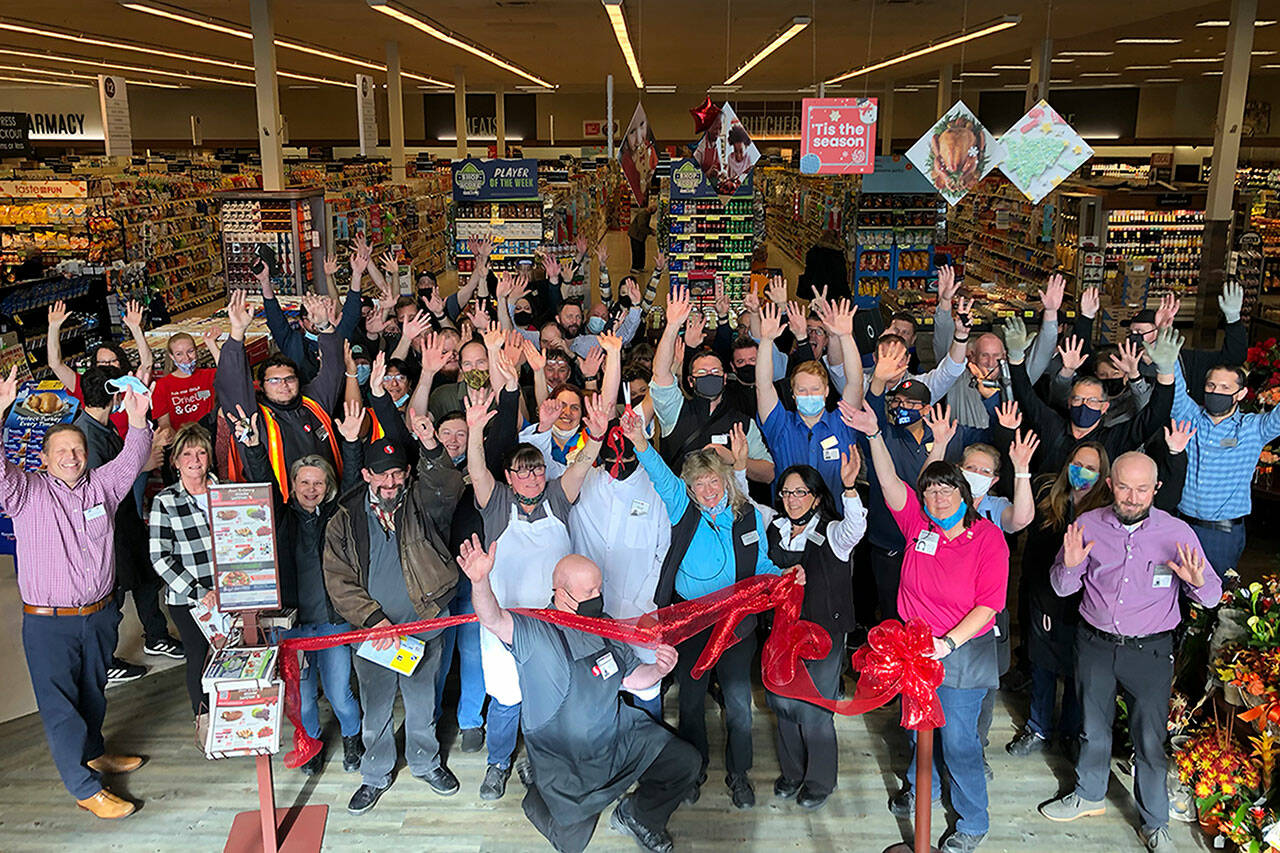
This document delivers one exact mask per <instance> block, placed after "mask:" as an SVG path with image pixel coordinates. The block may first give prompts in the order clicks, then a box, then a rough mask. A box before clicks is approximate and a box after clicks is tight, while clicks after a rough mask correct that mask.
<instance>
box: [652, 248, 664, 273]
mask: <svg viewBox="0 0 1280 853" xmlns="http://www.w3.org/2000/svg"><path fill="white" fill-rule="evenodd" d="M653 268H654V269H655V270H657V271H658V272H664V271H665V270H666V269H667V256H666V255H665V254H663V253H662V252H655V253H654V255H653Z"/></svg>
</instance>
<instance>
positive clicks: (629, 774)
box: [458, 536, 702, 853]
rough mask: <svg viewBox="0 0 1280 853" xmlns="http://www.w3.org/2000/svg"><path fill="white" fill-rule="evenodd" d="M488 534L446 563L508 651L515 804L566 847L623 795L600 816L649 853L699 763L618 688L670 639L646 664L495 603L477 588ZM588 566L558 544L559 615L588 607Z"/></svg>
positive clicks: (648, 667) (663, 845) (597, 594)
mask: <svg viewBox="0 0 1280 853" xmlns="http://www.w3.org/2000/svg"><path fill="white" fill-rule="evenodd" d="M496 554H497V546H496V544H491V545H490V546H489V549H488V551H486V550H484V548H483V547H482V545H481V543H480V539H479V538H478V537H476V536H473V537H472V538H471V541H470V542H464V543H463V545H462V549H461V553H460V554H459V556H458V564H459V565H460V566H461V567H462V570H463V571H464V572H465V573H466V575H467V577H468V578H470V579H471V583H472V602H473V604H474V606H475V611H476V617H477V618H478V619H479V620H480V624H481V625H483V626H484V628H485V629H486V630H487V631H489V632H491V633H492V634H493V635H494V636H496V637H497V638H498V639H499V640H501V641H502V644H503V645H504V646H505V647H506V648H507V649H508V650H510V652H511V654H512V656H513V657H514V658H515V662H516V670H517V672H518V673H519V677H520V687H521V692H522V694H523V703H522V708H521V728H522V729H523V730H524V737H525V747H526V749H528V751H529V761H530V764H531V765H532V769H533V779H532V780H531V784H530V785H529V788H528V791H527V792H526V793H525V798H524V803H523V806H524V812H525V815H527V816H528V818H529V820H530V822H531V823H533V825H534V826H535V827H536V828H537V829H538V831H539V832H541V833H542V834H543V835H544V836H546V838H547V840H548V841H550V842H551V844H552V846H554V847H555V849H557V850H560V851H571V853H578V851H581V850H584V849H585V848H586V846H587V844H588V842H590V840H591V836H592V834H593V833H594V832H595V827H596V822H597V820H599V817H600V812H601V811H603V810H604V808H605V807H607V806H608V805H609V803H611V802H613V801H614V800H615V799H617V798H618V797H619V796H620V795H622V794H623V793H624V792H626V791H627V789H628V788H630V787H631V785H632V784H633V783H636V782H639V784H638V786H637V787H636V790H635V793H633V794H631V795H629V796H626V797H623V799H622V801H621V802H620V803H618V806H617V807H616V808H615V809H614V811H613V815H612V817H611V818H610V820H609V823H610V826H612V827H613V828H614V829H615V830H617V831H618V832H621V833H624V834H626V835H630V836H631V837H633V838H634V839H635V840H636V841H637V842H639V844H640V846H641V847H643V848H644V849H646V850H651V851H669V850H671V849H672V842H671V836H670V834H669V833H668V832H667V830H666V825H667V820H668V819H669V818H670V817H671V815H672V813H673V812H675V810H676V807H677V806H679V804H680V801H681V800H682V799H683V798H684V796H685V794H686V792H687V791H688V790H689V789H690V788H691V787H692V786H693V784H694V781H695V779H696V778H697V776H698V773H699V771H700V769H701V767H702V757H701V755H699V753H698V750H697V749H696V748H694V747H693V746H691V745H690V744H688V743H686V742H685V741H682V740H680V739H679V738H677V737H676V736H675V735H673V734H672V733H671V732H670V731H669V730H667V729H665V728H663V727H662V726H661V725H660V724H659V723H657V722H656V721H655V720H654V719H653V718H652V717H650V716H649V715H648V714H646V713H645V712H644V711H641V710H639V709H638V708H633V707H631V706H630V705H627V704H625V703H624V702H622V701H621V699H620V698H619V691H621V690H624V689H625V690H642V689H644V688H646V687H651V686H653V685H655V684H657V683H659V682H660V681H661V680H662V678H663V676H665V675H667V674H668V673H670V672H671V670H672V669H674V668H675V665H676V660H677V655H676V650H675V648H673V647H672V646H669V645H666V644H659V645H658V646H657V648H656V649H655V650H654V652H655V656H656V661H655V662H654V663H645V664H642V663H640V661H639V659H638V658H637V657H636V655H635V652H634V651H633V650H632V649H631V647H630V646H627V645H626V644H623V643H619V642H615V641H614V640H610V639H606V638H603V637H599V636H596V635H594V634H588V633H585V632H583V631H578V630H575V629H572V628H566V627H562V626H559V625H553V624H551V623H549V622H545V621H541V620H538V619H534V618H532V617H530V616H527V615H525V614H523V613H519V612H513V611H510V610H504V609H502V608H501V607H499V606H498V601H497V599H496V598H495V597H494V594H493V590H492V588H491V587H490V586H489V573H490V572H492V571H493V562H494V557H495V555H496ZM601 584H602V581H601V576H600V569H599V567H598V566H596V564H595V563H593V562H592V561H591V560H589V559H588V558H586V557H583V556H581V555H577V554H570V555H569V556H567V557H564V558H563V559H561V560H560V561H559V562H558V563H557V564H556V567H555V570H554V573H553V575H552V587H553V592H552V606H553V607H554V608H555V609H556V610H558V611H561V612H564V613H577V614H590V613H593V612H595V613H599V612H600V610H599V606H598V605H599V602H600V600H601Z"/></svg>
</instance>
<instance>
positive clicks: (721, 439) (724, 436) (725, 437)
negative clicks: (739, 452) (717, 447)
mask: <svg viewBox="0 0 1280 853" xmlns="http://www.w3.org/2000/svg"><path fill="white" fill-rule="evenodd" d="M711 443H712V444H726V445H727V444H728V443H729V434H728V433H727V432H726V433H721V434H720V435H713V436H711Z"/></svg>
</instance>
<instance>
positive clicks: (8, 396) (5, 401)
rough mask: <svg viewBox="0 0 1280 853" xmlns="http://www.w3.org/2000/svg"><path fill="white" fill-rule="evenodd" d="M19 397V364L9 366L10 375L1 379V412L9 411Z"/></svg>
mask: <svg viewBox="0 0 1280 853" xmlns="http://www.w3.org/2000/svg"><path fill="white" fill-rule="evenodd" d="M16 399H18V365H16V364H15V365H14V366H13V367H10V368H9V375H8V376H6V377H4V378H3V379H0V414H3V413H4V412H6V411H8V409H9V407H10V406H12V405H13V401H14V400H16Z"/></svg>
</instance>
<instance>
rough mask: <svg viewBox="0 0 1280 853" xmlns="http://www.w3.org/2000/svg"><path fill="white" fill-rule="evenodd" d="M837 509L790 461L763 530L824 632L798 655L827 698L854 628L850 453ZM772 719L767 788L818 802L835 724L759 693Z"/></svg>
mask: <svg viewBox="0 0 1280 853" xmlns="http://www.w3.org/2000/svg"><path fill="white" fill-rule="evenodd" d="M840 462H841V464H840V479H841V485H843V486H844V491H843V492H842V493H841V503H842V507H841V509H840V510H837V509H836V506H835V501H834V500H833V499H832V497H831V492H830V490H828V489H827V484H826V482H825V481H824V480H823V479H822V475H821V474H819V473H818V472H817V471H816V470H815V469H813V468H811V467H810V466H808V465H792V466H791V467H790V468H788V469H786V470H785V471H783V472H782V476H780V477H779V478H778V497H777V501H776V502H775V504H774V506H775V507H776V508H777V510H778V517H777V518H776V519H774V520H773V522H771V523H770V524H769V526H768V527H767V528H766V536H767V538H768V540H769V559H770V560H772V561H773V562H774V564H775V565H776V566H778V567H779V568H781V569H788V568H790V567H792V566H803V567H804V573H805V584H804V603H803V604H802V605H801V608H800V618H801V619H804V620H807V621H809V622H814V623H817V624H818V625H819V626H821V627H822V629H823V630H824V631H826V632H827V634H828V636H830V637H831V651H830V653H828V654H827V656H826V657H824V658H822V659H821V660H812V661H805V662H804V665H805V668H806V669H808V670H809V676H810V678H812V679H813V683H814V686H815V687H817V688H818V692H819V693H821V694H822V695H823V696H825V697H826V698H828V699H834V698H835V697H836V693H837V691H838V690H839V688H840V673H841V670H842V669H843V668H844V667H843V664H844V654H845V635H846V634H848V633H849V632H850V631H852V630H853V628H854V618H853V578H852V565H851V563H850V562H849V555H850V554H851V553H852V552H853V547H854V546H855V545H857V544H858V540H860V539H861V538H862V534H863V533H865V532H866V529H867V511H866V510H865V509H864V508H863V506H862V501H861V500H860V499H859V498H858V492H857V490H856V489H855V488H854V486H855V482H854V481H856V480H857V479H858V469H859V467H860V464H859V456H858V451H857V450H856V449H855V448H854V447H853V446H852V445H850V446H849V452H848V454H841V457H840ZM765 699H766V701H767V702H768V703H769V707H770V708H772V709H773V712H774V713H775V714H776V715H777V717H778V731H777V740H778V765H779V766H780V768H781V770H782V773H781V775H779V776H778V780H777V781H776V782H774V783H773V793H774V794H776V795H777V796H779V797H781V798H783V799H789V798H791V797H795V798H796V803H797V804H798V805H799V806H801V807H802V808H806V809H816V808H820V807H821V806H822V804H823V803H825V802H826V801H827V797H828V796H830V794H831V792H832V791H833V790H834V789H835V786H836V757H837V754H838V750H837V747H836V727H835V721H834V720H833V718H832V714H831V712H830V711H828V710H826V709H824V708H820V707H818V706H817V705H812V704H810V703H808V702H804V701H802V700H799V699H788V698H786V697H783V696H778V695H775V694H773V693H766V695H765Z"/></svg>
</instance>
